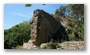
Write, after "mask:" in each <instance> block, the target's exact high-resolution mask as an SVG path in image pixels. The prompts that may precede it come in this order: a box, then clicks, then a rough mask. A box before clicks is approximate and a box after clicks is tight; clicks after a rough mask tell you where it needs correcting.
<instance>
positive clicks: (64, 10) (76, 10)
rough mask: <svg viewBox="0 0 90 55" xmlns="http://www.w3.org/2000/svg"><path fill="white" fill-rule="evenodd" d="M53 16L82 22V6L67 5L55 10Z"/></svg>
mask: <svg viewBox="0 0 90 55" xmlns="http://www.w3.org/2000/svg"><path fill="white" fill-rule="evenodd" d="M55 15H59V16H62V17H68V18H76V19H78V20H79V19H80V18H81V21H82V22H84V4H69V5H67V6H61V7H60V8H58V9H56V11H55Z"/></svg>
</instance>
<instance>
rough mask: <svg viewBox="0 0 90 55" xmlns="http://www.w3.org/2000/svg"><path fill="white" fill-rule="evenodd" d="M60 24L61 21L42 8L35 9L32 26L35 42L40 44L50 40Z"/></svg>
mask: <svg viewBox="0 0 90 55" xmlns="http://www.w3.org/2000/svg"><path fill="white" fill-rule="evenodd" d="M60 26H61V24H60V22H59V21H57V20H56V19H55V18H54V17H53V16H51V15H50V14H48V13H47V12H45V11H43V10H40V9H37V10H35V11H34V14H33V20H32V27H31V40H32V42H33V44H34V45H36V46H38V45H40V44H41V43H46V42H49V41H50V40H51V37H52V36H53V34H54V33H56V31H57V30H58V29H59V27H60Z"/></svg>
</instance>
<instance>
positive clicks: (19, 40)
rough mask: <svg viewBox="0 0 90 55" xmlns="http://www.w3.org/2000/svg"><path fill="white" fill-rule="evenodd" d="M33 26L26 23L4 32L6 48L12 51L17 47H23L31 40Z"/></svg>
mask: <svg viewBox="0 0 90 55" xmlns="http://www.w3.org/2000/svg"><path fill="white" fill-rule="evenodd" d="M30 30H31V25H30V22H29V21H24V22H22V23H20V24H18V25H15V26H13V27H12V28H10V29H7V30H4V48H5V49H12V48H15V47H16V46H17V45H23V42H27V41H28V40H29V39H30V32H31V31H30Z"/></svg>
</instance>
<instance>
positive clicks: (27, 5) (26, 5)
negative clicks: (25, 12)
mask: <svg viewBox="0 0 90 55" xmlns="http://www.w3.org/2000/svg"><path fill="white" fill-rule="evenodd" d="M32 5H33V4H25V7H30V6H32ZM42 5H45V4H42Z"/></svg>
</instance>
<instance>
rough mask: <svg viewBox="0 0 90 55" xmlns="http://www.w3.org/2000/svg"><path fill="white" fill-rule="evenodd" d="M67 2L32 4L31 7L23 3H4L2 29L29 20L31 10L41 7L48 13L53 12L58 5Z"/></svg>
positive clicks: (31, 13) (31, 14)
mask: <svg viewBox="0 0 90 55" xmlns="http://www.w3.org/2000/svg"><path fill="white" fill-rule="evenodd" d="M66 5H67V4H46V5H41V4H33V5H32V6H31V7H25V4H4V29H9V28H11V27H12V26H15V25H17V24H19V23H22V22H23V21H25V20H31V19H32V16H33V11H34V10H36V9H42V10H44V11H46V12H48V13H49V14H53V13H54V11H55V10H56V9H58V8H59V7H60V6H66Z"/></svg>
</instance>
